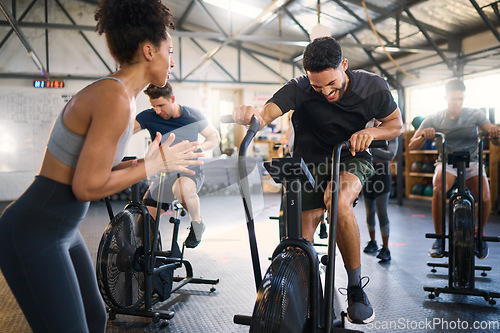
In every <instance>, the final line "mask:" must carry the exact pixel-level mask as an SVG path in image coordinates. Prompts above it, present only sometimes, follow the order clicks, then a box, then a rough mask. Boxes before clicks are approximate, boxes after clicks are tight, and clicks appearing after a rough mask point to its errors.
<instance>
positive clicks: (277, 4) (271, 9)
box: [184, 0, 295, 79]
mask: <svg viewBox="0 0 500 333" xmlns="http://www.w3.org/2000/svg"><path fill="white" fill-rule="evenodd" d="M294 1H295V0H274V1H273V2H272V3H271V4H270V5H268V6H267V7H266V8H264V9H263V10H262V12H261V13H260V14H259V16H257V17H256V18H255V19H254V20H252V21H250V22H249V23H248V24H247V25H245V26H244V27H243V28H242V29H240V30H239V31H238V32H237V33H236V34H235V35H232V36H229V37H228V38H227V39H226V40H224V41H223V42H222V43H221V44H220V45H219V46H217V47H215V48H214V49H213V50H212V51H210V52H207V53H205V55H203V57H202V59H201V61H200V63H199V64H198V65H197V66H196V67H195V68H194V69H193V70H192V71H191V72H189V73H188V74H187V75H186V76H185V77H184V79H187V78H188V77H189V76H191V75H192V74H194V73H195V72H196V71H197V70H198V69H199V68H200V67H201V65H203V64H204V63H206V62H209V61H210V60H211V59H212V58H213V57H214V56H215V55H216V54H217V53H218V52H219V51H220V50H221V49H222V48H223V47H225V46H227V45H229V44H230V43H231V42H233V41H234V40H235V36H239V35H242V34H244V33H246V32H247V31H248V30H250V29H251V28H252V27H253V26H255V25H256V24H261V23H262V22H263V21H265V20H266V19H267V17H266V16H268V15H273V14H275V13H276V12H278V11H279V10H280V9H281V8H283V7H286V6H288V5H290V4H291V3H293V2H294Z"/></svg>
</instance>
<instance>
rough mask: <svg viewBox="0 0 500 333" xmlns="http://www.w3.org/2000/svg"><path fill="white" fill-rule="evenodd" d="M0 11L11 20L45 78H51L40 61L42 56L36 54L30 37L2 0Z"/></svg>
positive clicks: (15, 30) (11, 24)
mask: <svg viewBox="0 0 500 333" xmlns="http://www.w3.org/2000/svg"><path fill="white" fill-rule="evenodd" d="M0 11H1V12H2V13H3V15H4V16H5V18H6V19H7V21H8V22H9V24H10V26H11V28H12V30H14V32H15V33H16V35H17V37H18V38H19V40H20V41H21V43H22V44H23V46H24V48H25V49H26V51H28V55H30V57H31V58H32V59H33V62H34V63H35V65H36V66H37V67H38V69H39V70H40V71H41V72H42V75H43V76H44V77H45V78H47V79H48V78H49V74H48V73H47V70H46V69H45V67H44V66H43V64H42V62H41V61H40V58H39V57H38V55H37V54H36V52H35V50H34V49H33V47H32V46H31V44H30V42H29V41H28V39H27V38H26V36H25V35H24V33H23V31H22V30H21V28H19V27H18V26H17V23H16V20H15V18H14V17H13V16H12V13H11V12H10V11H9V10H8V9H7V7H6V6H5V5H4V3H3V2H2V1H1V0H0Z"/></svg>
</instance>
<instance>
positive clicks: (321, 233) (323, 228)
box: [319, 223, 328, 239]
mask: <svg viewBox="0 0 500 333" xmlns="http://www.w3.org/2000/svg"><path fill="white" fill-rule="evenodd" d="M319 238H321V239H325V238H328V233H327V232H326V223H320V224H319Z"/></svg>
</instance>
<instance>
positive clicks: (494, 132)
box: [481, 122, 500, 146]
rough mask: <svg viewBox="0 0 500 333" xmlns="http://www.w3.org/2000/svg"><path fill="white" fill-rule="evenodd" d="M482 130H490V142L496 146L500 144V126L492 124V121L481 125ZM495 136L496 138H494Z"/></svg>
mask: <svg viewBox="0 0 500 333" xmlns="http://www.w3.org/2000/svg"><path fill="white" fill-rule="evenodd" d="M481 130H483V131H485V132H488V137H489V138H490V142H491V143H493V144H494V145H495V146H500V127H498V126H495V125H492V124H491V123H490V122H488V123H486V124H484V125H483V126H481ZM493 138H495V139H493Z"/></svg>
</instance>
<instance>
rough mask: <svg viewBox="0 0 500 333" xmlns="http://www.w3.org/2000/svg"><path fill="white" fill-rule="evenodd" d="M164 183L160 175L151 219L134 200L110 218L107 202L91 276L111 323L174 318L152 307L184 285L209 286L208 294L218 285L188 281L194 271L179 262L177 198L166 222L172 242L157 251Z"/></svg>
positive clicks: (180, 210)
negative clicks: (120, 319) (94, 277)
mask: <svg viewBox="0 0 500 333" xmlns="http://www.w3.org/2000/svg"><path fill="white" fill-rule="evenodd" d="M164 179H165V173H160V181H159V191H158V198H157V200H156V203H157V209H156V212H157V213H156V219H153V217H152V216H151V215H150V214H149V212H148V210H147V208H146V206H145V205H144V204H143V203H142V202H139V201H138V200H137V201H133V202H131V203H129V204H128V205H126V206H125V209H124V210H123V211H121V212H119V213H118V214H116V216H115V215H114V214H113V211H112V209H111V204H110V203H109V199H108V198H106V206H107V209H108V214H109V217H110V219H111V222H109V224H108V226H107V227H106V229H105V230H104V234H103V235H102V238H101V241H100V243H99V249H98V253H97V263H96V273H97V282H98V286H99V291H100V292H101V295H102V297H103V299H104V301H105V303H106V305H107V307H108V315H109V318H110V319H115V317H116V314H125V315H132V316H140V317H148V318H151V319H152V321H153V322H155V323H157V322H159V321H160V320H168V319H171V318H173V317H174V312H173V311H170V310H160V309H155V308H153V305H155V304H157V303H158V302H163V301H165V300H167V299H168V298H169V297H170V295H171V294H172V293H173V292H175V291H177V290H179V289H180V288H182V287H183V286H185V285H187V284H188V283H191V284H209V285H211V288H210V292H213V291H215V287H214V285H216V284H218V283H219V279H216V280H208V279H201V278H195V277H193V267H192V266H191V263H190V262H189V261H187V260H186V259H184V244H183V245H182V249H181V248H180V247H179V244H178V234H179V225H180V222H181V221H180V216H184V215H185V214H186V212H185V210H184V208H183V207H182V205H181V204H180V203H179V202H178V201H177V200H174V201H173V202H172V203H171V209H172V210H173V212H174V216H173V217H171V218H170V220H169V221H170V223H172V224H173V232H172V243H171V246H170V249H169V250H168V251H162V244H161V236H160V229H159V227H160V223H159V221H160V214H161V213H160V212H161V208H162V207H163V205H162V198H163V187H164V186H163V184H164ZM134 186H135V185H134ZM136 191H137V190H136V189H134V188H133V189H132V192H136ZM134 197H135V198H137V195H135V196H134ZM179 215H180V216H179ZM182 267H184V272H185V276H174V271H175V270H176V269H181V268H182Z"/></svg>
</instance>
